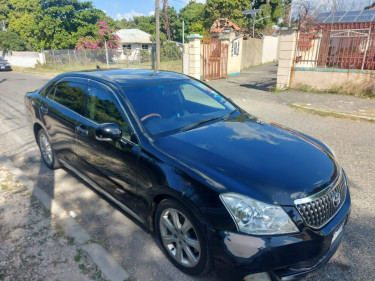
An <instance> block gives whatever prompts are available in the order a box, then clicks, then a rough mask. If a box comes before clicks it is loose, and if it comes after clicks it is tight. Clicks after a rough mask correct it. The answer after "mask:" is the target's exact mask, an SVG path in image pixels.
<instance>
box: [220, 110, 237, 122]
mask: <svg viewBox="0 0 375 281" xmlns="http://www.w3.org/2000/svg"><path fill="white" fill-rule="evenodd" d="M236 111H237V108H235V109H233V110H232V111H231V112H229V113H228V114H226V115H224V116H223V120H227V119H228V118H229V117H230V116H231V115H232V114H233V113H235V112H236Z"/></svg>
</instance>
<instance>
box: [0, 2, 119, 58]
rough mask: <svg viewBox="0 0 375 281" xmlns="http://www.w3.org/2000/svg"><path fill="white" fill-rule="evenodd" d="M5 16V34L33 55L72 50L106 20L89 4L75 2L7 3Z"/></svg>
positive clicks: (101, 12)
mask: <svg viewBox="0 0 375 281" xmlns="http://www.w3.org/2000/svg"><path fill="white" fill-rule="evenodd" d="M0 1H1V0H0ZM8 15H9V26H8V28H9V30H11V31H14V32H16V33H18V34H19V35H20V36H21V37H22V38H23V39H24V40H25V42H26V45H28V46H30V47H31V48H32V49H33V50H35V51H39V50H43V49H67V48H73V47H74V45H75V44H76V42H77V40H78V38H80V37H82V36H85V35H90V34H91V35H94V32H95V30H96V23H97V22H98V21H100V20H102V19H104V18H105V17H106V15H105V14H104V12H103V11H101V10H98V9H95V8H94V7H93V5H92V2H80V1H78V0H10V11H9V13H8ZM113 23H114V21H113Z"/></svg>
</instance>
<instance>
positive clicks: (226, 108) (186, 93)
mask: <svg viewBox="0 0 375 281" xmlns="http://www.w3.org/2000/svg"><path fill="white" fill-rule="evenodd" d="M123 89H124V92H125V94H126V96H127V97H128V99H129V101H130V103H131V105H132V107H133V109H134V111H135V113H136V115H137V117H138V119H139V120H140V122H141V123H142V124H143V126H144V127H145V129H146V130H147V131H148V132H149V133H150V134H151V135H153V136H155V137H158V136H162V135H166V134H173V133H175V132H178V131H181V130H182V131H183V130H185V129H186V128H189V127H191V126H193V127H194V124H198V125H199V124H203V123H205V122H209V121H210V120H221V118H222V117H225V116H227V114H228V113H230V112H232V111H233V110H234V108H235V107H234V106H233V105H232V104H231V103H230V102H229V101H228V100H226V99H225V98H224V97H223V96H222V95H220V94H219V93H217V92H216V91H214V90H211V89H210V88H209V87H207V85H205V84H203V83H201V82H199V81H195V80H190V79H185V80H177V81H168V82H165V81H164V82H163V81H161V82H159V83H155V84H145V85H142V86H135V87H129V86H127V87H123Z"/></svg>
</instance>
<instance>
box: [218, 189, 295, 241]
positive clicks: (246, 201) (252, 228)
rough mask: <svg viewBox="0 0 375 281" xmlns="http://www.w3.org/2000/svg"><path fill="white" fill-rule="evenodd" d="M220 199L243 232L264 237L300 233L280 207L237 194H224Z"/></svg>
mask: <svg viewBox="0 0 375 281" xmlns="http://www.w3.org/2000/svg"><path fill="white" fill-rule="evenodd" d="M220 199H221V201H222V202H223V203H224V205H225V207H226V208H227V210H228V211H229V213H230V214H231V216H232V218H233V219H234V221H235V223H236V225H237V229H238V230H239V231H241V232H244V233H248V234H263V235H270V234H284V233H293V232H298V229H297V227H296V225H295V224H294V223H293V221H292V220H291V219H290V217H289V216H288V215H287V214H286V213H285V211H284V210H283V209H282V208H281V207H280V206H277V205H271V204H267V203H263V202H261V201H258V200H255V199H252V198H250V197H247V196H244V195H240V194H237V193H223V194H221V195H220Z"/></svg>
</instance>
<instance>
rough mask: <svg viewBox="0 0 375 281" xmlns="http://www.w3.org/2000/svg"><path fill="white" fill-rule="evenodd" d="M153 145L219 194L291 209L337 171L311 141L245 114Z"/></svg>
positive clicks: (326, 183)
mask: <svg viewBox="0 0 375 281" xmlns="http://www.w3.org/2000/svg"><path fill="white" fill-rule="evenodd" d="M154 144H155V145H156V147H157V148H158V149H159V150H162V151H163V152H164V153H166V154H167V155H169V156H170V157H171V158H173V159H174V160H175V161H178V162H179V164H182V166H183V167H184V170H187V171H188V172H189V173H193V174H194V175H193V176H195V177H198V179H200V181H203V182H204V183H205V184H206V185H207V186H209V187H210V188H214V189H216V190H217V191H218V192H219V193H223V192H237V193H241V194H245V195H248V196H250V197H252V198H255V199H258V200H261V201H263V202H267V203H274V204H280V205H293V201H294V200H296V199H300V198H304V197H306V196H309V195H311V194H314V193H316V192H319V191H320V190H322V189H323V188H325V187H327V186H328V185H329V184H330V183H331V182H332V181H333V180H334V179H335V178H336V177H337V175H338V173H339V167H338V166H337V165H336V163H335V161H334V159H333V157H332V155H331V154H330V152H328V151H327V150H325V149H324V148H323V147H322V146H320V145H319V144H317V143H316V142H314V141H313V140H312V139H310V138H308V137H306V136H305V135H302V134H300V133H298V132H296V131H293V130H290V129H287V128H285V127H282V126H280V125H278V124H272V123H270V124H269V123H264V122H259V121H257V120H256V119H254V118H249V117H248V116H247V115H245V114H243V115H241V116H239V117H236V118H232V119H230V120H226V121H221V122H217V123H213V124H209V125H206V126H202V127H199V128H196V129H194V130H190V131H186V132H181V133H177V134H174V135H169V136H165V137H162V138H159V139H157V140H156V141H155V143H154Z"/></svg>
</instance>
